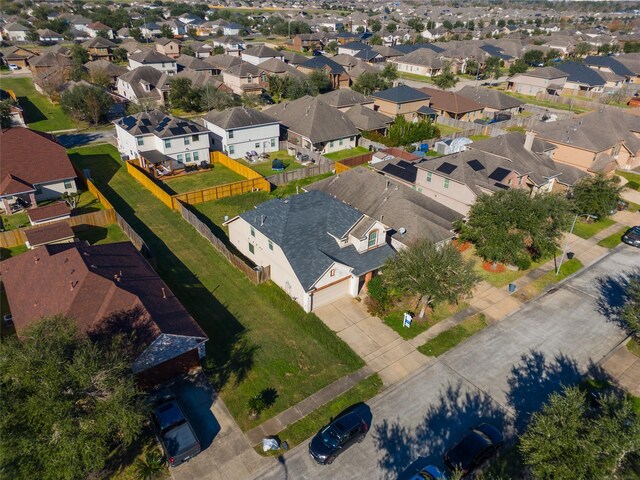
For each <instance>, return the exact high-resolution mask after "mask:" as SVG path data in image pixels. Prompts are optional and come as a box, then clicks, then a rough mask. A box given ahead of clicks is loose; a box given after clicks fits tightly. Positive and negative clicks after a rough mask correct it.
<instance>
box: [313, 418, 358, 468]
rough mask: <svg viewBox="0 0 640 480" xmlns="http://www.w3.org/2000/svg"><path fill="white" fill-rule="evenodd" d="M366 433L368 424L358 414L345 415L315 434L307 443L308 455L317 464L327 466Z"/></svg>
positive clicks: (333, 420)
mask: <svg viewBox="0 0 640 480" xmlns="http://www.w3.org/2000/svg"><path fill="white" fill-rule="evenodd" d="M368 431H369V424H368V423H367V422H366V420H365V419H364V418H363V417H362V415H361V414H360V413H359V412H350V413H346V414H344V415H341V416H339V417H338V418H335V419H332V420H331V423H329V425H327V426H326V427H323V428H322V429H321V430H320V431H319V432H318V433H316V436H315V437H313V438H312V439H311V442H309V453H310V454H311V457H312V458H313V459H314V460H315V461H316V462H318V463H319V464H321V465H329V464H331V463H333V461H334V460H335V458H336V457H337V456H338V455H340V454H341V453H342V452H344V451H345V450H346V449H347V448H349V447H350V446H351V445H353V444H354V443H355V442H361V441H362V440H364V437H365V436H366V434H367V432H368Z"/></svg>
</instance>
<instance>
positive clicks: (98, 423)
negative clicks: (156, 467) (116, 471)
mask: <svg viewBox="0 0 640 480" xmlns="http://www.w3.org/2000/svg"><path fill="white" fill-rule="evenodd" d="M127 341H128V339H127V338H126V337H124V336H121V335H118V336H115V337H114V338H113V339H112V341H110V342H109V343H104V344H103V343H96V342H92V341H91V340H89V339H88V338H87V337H85V336H81V335H80V334H79V332H78V331H77V330H76V326H75V322H74V321H72V320H70V319H67V318H63V317H53V318H46V319H42V320H40V321H39V322H37V323H36V324H34V325H33V326H32V327H31V328H29V329H28V330H26V331H25V332H23V334H22V335H21V337H20V338H18V337H16V336H13V337H7V338H5V339H3V341H2V342H1V343H0V389H1V390H2V402H0V445H1V448H2V452H3V454H2V455H1V456H0V469H1V470H2V471H3V472H4V474H5V475H8V476H9V477H10V478H50V479H76V478H77V479H79V478H89V477H92V476H97V475H98V474H99V473H101V472H102V471H103V469H105V467H106V466H107V462H108V461H109V460H110V459H112V458H113V456H114V454H118V453H119V452H121V451H122V449H123V448H124V447H126V446H128V445H130V444H131V443H132V442H133V441H134V440H135V439H136V438H138V436H139V435H140V433H141V431H142V428H143V425H144V423H145V421H146V418H147V412H148V409H147V407H146V402H145V401H144V397H143V395H142V393H141V392H140V391H139V390H138V388H137V387H136V384H135V381H134V376H133V374H132V372H131V361H132V360H133V359H132V358H131V357H128V356H126V354H125V353H124V352H129V351H131V350H130V349H129V348H127V347H126V343H127ZM102 473H104V472H102Z"/></svg>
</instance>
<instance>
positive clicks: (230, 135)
mask: <svg viewBox="0 0 640 480" xmlns="http://www.w3.org/2000/svg"><path fill="white" fill-rule="evenodd" d="M229 138H233V130H229Z"/></svg>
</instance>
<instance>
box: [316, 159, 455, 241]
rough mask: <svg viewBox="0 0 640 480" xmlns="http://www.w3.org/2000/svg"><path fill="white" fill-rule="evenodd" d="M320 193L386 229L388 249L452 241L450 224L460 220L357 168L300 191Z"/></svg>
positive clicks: (413, 193)
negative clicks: (384, 226) (422, 243)
mask: <svg viewBox="0 0 640 480" xmlns="http://www.w3.org/2000/svg"><path fill="white" fill-rule="evenodd" d="M304 188H305V190H309V191H310V190H320V191H323V192H325V193H328V194H329V195H331V196H333V197H335V198H337V199H338V200H341V201H343V202H345V203H346V204H347V205H350V206H352V207H353V208H355V209H356V210H358V211H360V212H362V213H364V214H365V215H367V216H368V217H371V218H376V219H380V221H382V222H384V224H385V225H387V226H388V227H389V231H388V232H387V234H388V236H389V239H390V242H391V246H392V247H393V248H395V249H396V250H400V249H401V248H405V247H407V246H408V245H410V244H411V243H413V242H416V241H417V240H421V239H423V238H426V239H428V240H429V241H431V242H433V243H435V244H441V243H445V242H448V241H449V240H451V239H452V238H454V237H455V234H454V232H453V231H454V229H455V228H454V225H453V224H454V222H456V221H458V220H462V218H463V216H462V215H461V214H460V213H458V212H456V211H455V210H452V209H450V208H448V207H446V206H444V205H442V204H441V203H438V202H437V201H435V200H432V199H431V198H429V197H426V196H425V195H422V194H420V193H418V192H416V191H415V190H414V189H412V188H411V187H409V186H407V185H405V184H403V183H401V182H398V181H395V180H392V179H390V178H389V177H385V176H383V175H380V174H379V173H376V172H373V171H371V170H370V169H368V168H365V167H357V168H353V169H351V170H347V171H346V172H342V173H341V174H340V175H335V176H333V177H329V178H325V179H324V180H320V181H319V182H316V183H313V184H311V185H308V186H306V187H304Z"/></svg>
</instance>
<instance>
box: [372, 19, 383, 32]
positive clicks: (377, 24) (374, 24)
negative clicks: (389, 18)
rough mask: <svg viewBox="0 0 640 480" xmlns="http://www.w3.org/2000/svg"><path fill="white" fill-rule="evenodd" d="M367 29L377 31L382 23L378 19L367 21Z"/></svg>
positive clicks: (380, 28)
mask: <svg viewBox="0 0 640 480" xmlns="http://www.w3.org/2000/svg"><path fill="white" fill-rule="evenodd" d="M369 30H371V31H372V32H374V33H377V32H379V31H380V30H382V24H381V23H380V21H379V20H372V21H371V22H369Z"/></svg>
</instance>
